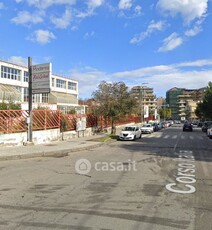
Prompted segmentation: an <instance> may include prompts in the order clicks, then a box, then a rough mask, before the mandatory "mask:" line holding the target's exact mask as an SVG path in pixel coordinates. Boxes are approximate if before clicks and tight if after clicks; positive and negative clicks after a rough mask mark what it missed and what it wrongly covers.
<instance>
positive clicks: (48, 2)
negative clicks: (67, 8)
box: [16, 0, 76, 9]
mask: <svg viewBox="0 0 212 230" xmlns="http://www.w3.org/2000/svg"><path fill="white" fill-rule="evenodd" d="M16 2H17V3H21V2H26V3H27V4H28V5H29V6H35V7H36V8H39V9H46V8H49V7H51V6H53V5H74V4H75V3H76V0H16Z"/></svg>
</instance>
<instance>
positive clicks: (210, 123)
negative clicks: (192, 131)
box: [202, 121, 212, 133]
mask: <svg viewBox="0 0 212 230" xmlns="http://www.w3.org/2000/svg"><path fill="white" fill-rule="evenodd" d="M210 125H212V121H205V122H204V123H203V125H202V132H205V133H207V129H208V127H209V126H210Z"/></svg>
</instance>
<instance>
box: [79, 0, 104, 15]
mask: <svg viewBox="0 0 212 230" xmlns="http://www.w3.org/2000/svg"><path fill="white" fill-rule="evenodd" d="M103 3H104V0H88V2H87V9H86V11H83V12H80V11H79V12H78V13H77V14H76V17H77V18H80V19H84V18H86V17H90V16H92V15H93V14H94V11H95V9H96V8H98V7H100V6H102V5H103Z"/></svg>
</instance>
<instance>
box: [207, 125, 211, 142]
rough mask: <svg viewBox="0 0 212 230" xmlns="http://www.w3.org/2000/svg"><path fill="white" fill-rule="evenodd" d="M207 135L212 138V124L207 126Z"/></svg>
mask: <svg viewBox="0 0 212 230" xmlns="http://www.w3.org/2000/svg"><path fill="white" fill-rule="evenodd" d="M207 136H208V137H209V138H210V139H212V125H210V126H208V128H207Z"/></svg>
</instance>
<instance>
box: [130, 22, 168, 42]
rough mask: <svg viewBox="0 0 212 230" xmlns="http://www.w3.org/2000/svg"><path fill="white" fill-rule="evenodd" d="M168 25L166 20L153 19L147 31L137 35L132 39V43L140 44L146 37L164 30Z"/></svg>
mask: <svg viewBox="0 0 212 230" xmlns="http://www.w3.org/2000/svg"><path fill="white" fill-rule="evenodd" d="M165 27H166V23H165V22H164V21H158V22H155V21H151V22H150V24H149V25H148V27H147V30H146V31H145V32H142V33H140V34H138V35H135V36H134V37H133V38H132V39H131V40H130V43H131V44H138V43H140V42H141V41H142V40H144V39H145V38H147V37H149V36H150V35H151V34H152V33H154V32H155V31H162V30H164V29H165Z"/></svg>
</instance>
